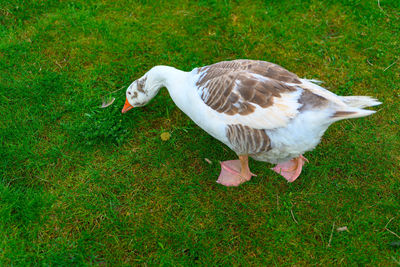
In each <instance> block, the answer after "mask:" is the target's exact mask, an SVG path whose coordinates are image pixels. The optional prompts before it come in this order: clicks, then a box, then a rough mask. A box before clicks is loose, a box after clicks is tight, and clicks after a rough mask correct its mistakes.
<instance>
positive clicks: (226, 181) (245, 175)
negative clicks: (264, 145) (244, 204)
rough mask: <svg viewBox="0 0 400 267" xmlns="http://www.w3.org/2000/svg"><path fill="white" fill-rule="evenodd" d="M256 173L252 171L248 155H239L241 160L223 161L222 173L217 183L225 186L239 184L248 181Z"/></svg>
mask: <svg viewBox="0 0 400 267" xmlns="http://www.w3.org/2000/svg"><path fill="white" fill-rule="evenodd" d="M252 176H255V174H253V173H251V172H250V168H249V158H248V156H247V155H246V156H243V155H242V156H239V160H228V161H223V162H221V173H220V174H219V177H218V180H217V183H219V184H222V185H225V186H238V185H240V184H242V183H244V182H247V181H249V180H250V179H251V177H252Z"/></svg>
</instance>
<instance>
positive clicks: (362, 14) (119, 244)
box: [0, 0, 400, 266]
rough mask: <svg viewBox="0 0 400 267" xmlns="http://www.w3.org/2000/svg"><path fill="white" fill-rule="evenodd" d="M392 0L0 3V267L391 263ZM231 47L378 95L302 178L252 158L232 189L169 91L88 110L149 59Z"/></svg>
mask: <svg viewBox="0 0 400 267" xmlns="http://www.w3.org/2000/svg"><path fill="white" fill-rule="evenodd" d="M399 3H400V2H399V1H397V0H392V1H390V0H381V1H378V2H377V1H373V0H365V1H359V0H341V1H324V2H322V1H316V0H309V1H300V0H294V1H288V0H287V1H286V0H285V1H184V0H179V1H178V0H177V1H128V0H121V1H100V0H91V1H83V0H76V1H51V0H33V1H23V0H16V1H9V0H5V1H2V3H1V4H0V77H1V78H0V114H1V120H0V140H1V142H0V144H1V145H0V155H1V157H0V172H1V173H0V174H1V183H0V222H1V223H0V265H14V266H25V265H55V264H57V265H71V264H76V265H104V264H106V265H133V264H148V265H194V264H203V265H211V264H212V265H260V264H264V265H381V266H388V265H396V264H399V262H400V250H399V249H398V248H395V247H392V246H390V243H391V242H396V241H398V240H399V236H398V235H400V216H399V210H400V175H399V169H400V168H399V160H400V152H399V151H400V133H399V124H400V115H399V114H400V105H399V104H400V103H399V102H400V101H399V100H400V89H399V80H400V79H399V78H400V76H399V73H400V72H399V71H400V67H399V66H400V61H399V51H400V42H399V36H400V17H399V16H400V4H399ZM237 58H252V59H261V60H267V61H271V62H275V63H277V64H280V65H282V66H284V67H286V68H287V69H289V70H291V71H293V72H295V73H297V74H298V75H299V76H301V77H307V78H315V79H319V80H323V81H325V83H324V86H325V87H327V88H329V89H330V90H332V91H333V92H335V93H338V94H343V95H371V96H375V97H377V98H379V99H380V100H381V101H383V105H381V106H380V107H378V110H379V111H378V112H377V113H376V114H374V115H373V116H370V117H367V118H362V119H357V120H351V121H342V122H339V123H336V124H334V125H332V126H331V127H330V128H329V130H328V131H327V133H326V134H325V136H324V138H323V140H322V142H321V144H320V145H319V146H318V147H317V148H316V149H315V150H314V151H312V152H309V153H307V154H306V157H307V158H308V159H309V160H310V164H307V165H306V167H305V169H304V172H303V173H302V176H301V177H300V178H299V179H298V180H296V182H294V183H292V184H288V183H286V182H285V181H284V179H282V178H281V177H279V176H278V175H277V174H275V173H273V172H272V171H271V170H269V168H270V167H271V165H270V164H266V163H262V162H255V161H251V162H250V164H251V168H252V171H253V172H255V173H257V174H258V176H257V177H255V178H253V179H252V180H251V181H250V182H248V183H246V184H244V185H242V186H240V187H239V188H225V187H222V186H220V185H218V184H216V183H215V180H216V178H217V176H218V172H219V165H218V161H220V160H227V159H233V158H234V157H235V155H234V153H233V152H232V151H230V150H229V149H228V148H227V147H225V146H224V145H222V144H221V143H219V142H218V141H216V140H214V139H213V138H212V137H210V136H208V135H207V134H206V133H205V132H203V131H202V130H201V129H199V128H198V127H197V126H196V125H195V124H194V123H193V122H191V121H190V120H189V119H188V117H187V116H186V115H185V114H183V113H182V112H181V111H180V110H179V109H177V107H176V106H175V105H174V103H173V102H172V100H171V99H170V98H169V96H168V93H167V92H166V90H162V91H161V93H160V94H159V95H158V96H157V97H156V98H155V99H154V100H153V101H152V102H151V103H150V104H149V105H148V106H146V107H144V108H141V109H135V110H133V111H130V112H129V113H127V114H125V115H122V114H121V113H120V110H121V108H122V105H123V102H124V100H125V99H124V98H125V97H124V90H121V91H118V92H115V93H112V95H113V96H114V97H116V101H115V102H114V104H113V105H111V106H110V107H108V108H106V109H100V108H99V106H100V105H101V97H102V96H104V95H107V94H109V93H110V92H112V91H114V90H117V89H119V88H121V87H122V86H127V85H129V84H130V83H131V82H132V81H134V80H135V79H137V78H138V77H140V76H142V75H143V74H144V73H145V72H146V71H147V70H148V69H149V68H151V67H152V66H154V65H160V64H165V65H172V66H175V67H177V68H180V69H183V70H191V69H192V68H194V67H196V66H202V65H206V64H210V63H214V62H218V61H221V60H229V59H237ZM163 132H169V133H170V134H171V139H169V140H168V141H162V140H161V138H160V134H161V133H163ZM204 158H208V159H210V160H211V161H212V162H213V164H211V165H209V164H208V163H207V162H206V161H205V160H204ZM388 223H389V224H388ZM333 225H334V227H333ZM343 226H347V227H348V229H349V231H344V232H338V231H336V228H337V227H343ZM388 229H389V230H390V231H389V230H388ZM396 235H397V236H396Z"/></svg>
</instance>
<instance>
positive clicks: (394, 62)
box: [383, 59, 399, 72]
mask: <svg viewBox="0 0 400 267" xmlns="http://www.w3.org/2000/svg"><path fill="white" fill-rule="evenodd" d="M398 60H399V59H396V60H395V61H393V63H392V64H390V65H389V66H387V67H386V69H384V70H383V72H385V71H386V70H387V69H389V68H390V67H392V66H393V65H394V64H396V63H397V61H398Z"/></svg>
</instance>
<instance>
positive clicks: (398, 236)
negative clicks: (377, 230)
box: [386, 228, 400, 238]
mask: <svg viewBox="0 0 400 267" xmlns="http://www.w3.org/2000/svg"><path fill="white" fill-rule="evenodd" d="M386 230H387V231H388V232H389V233H391V234H393V235H395V236H396V237H397V238H400V235H398V234H396V233H395V232H393V231H391V230H390V229H388V228H386Z"/></svg>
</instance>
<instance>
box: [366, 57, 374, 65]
mask: <svg viewBox="0 0 400 267" xmlns="http://www.w3.org/2000/svg"><path fill="white" fill-rule="evenodd" d="M367 62H368V64H369V65H371V66H373V65H374V64H372V63H371V62H369V60H368V58H367Z"/></svg>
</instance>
